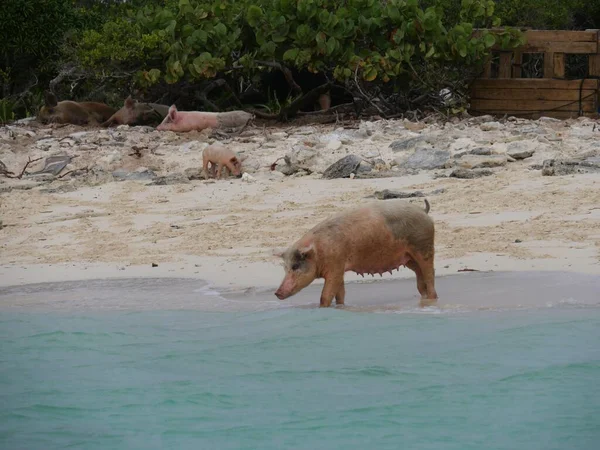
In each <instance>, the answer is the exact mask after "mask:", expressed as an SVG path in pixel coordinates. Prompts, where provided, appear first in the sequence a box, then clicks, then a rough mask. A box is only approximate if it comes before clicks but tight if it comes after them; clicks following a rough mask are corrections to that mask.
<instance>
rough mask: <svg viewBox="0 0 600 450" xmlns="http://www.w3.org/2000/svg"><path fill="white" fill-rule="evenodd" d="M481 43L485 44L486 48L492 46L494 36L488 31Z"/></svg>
mask: <svg viewBox="0 0 600 450" xmlns="http://www.w3.org/2000/svg"><path fill="white" fill-rule="evenodd" d="M483 43H484V44H485V46H486V47H487V48H490V47H493V46H494V44H495V43H496V38H495V37H494V35H493V34H491V33H488V34H486V35H485V36H484V37H483Z"/></svg>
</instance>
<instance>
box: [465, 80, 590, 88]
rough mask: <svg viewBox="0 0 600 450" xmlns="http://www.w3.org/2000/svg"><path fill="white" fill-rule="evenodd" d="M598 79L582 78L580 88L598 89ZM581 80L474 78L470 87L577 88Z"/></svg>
mask: <svg viewBox="0 0 600 450" xmlns="http://www.w3.org/2000/svg"><path fill="white" fill-rule="evenodd" d="M599 81H600V80H594V79H588V80H583V87H582V89H586V90H587V89H598V83H599ZM580 86H581V80H553V79H544V78H511V79H503V80H498V79H489V80H486V79H482V78H479V79H477V80H475V81H474V82H473V84H472V87H479V88H487V89H579V87H580Z"/></svg>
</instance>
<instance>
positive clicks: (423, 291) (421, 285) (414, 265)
mask: <svg viewBox="0 0 600 450" xmlns="http://www.w3.org/2000/svg"><path fill="white" fill-rule="evenodd" d="M406 267H408V268H409V269H410V270H412V271H413V272H414V273H415V275H416V276H417V289H418V290H419V294H421V298H427V286H426V285H425V280H423V272H421V268H420V267H419V265H418V264H417V263H416V262H415V260H413V259H411V260H410V261H409V262H407V263H406Z"/></svg>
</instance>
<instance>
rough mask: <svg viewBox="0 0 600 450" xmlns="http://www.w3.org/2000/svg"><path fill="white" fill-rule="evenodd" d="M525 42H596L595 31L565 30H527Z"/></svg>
mask: <svg viewBox="0 0 600 450" xmlns="http://www.w3.org/2000/svg"><path fill="white" fill-rule="evenodd" d="M525 37H526V38H527V42H540V41H542V42H596V41H597V40H598V35H597V32H596V31H593V30H588V31H566V30H556V31H550V30H527V31H525Z"/></svg>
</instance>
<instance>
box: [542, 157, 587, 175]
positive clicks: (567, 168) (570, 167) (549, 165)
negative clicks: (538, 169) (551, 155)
mask: <svg viewBox="0 0 600 450" xmlns="http://www.w3.org/2000/svg"><path fill="white" fill-rule="evenodd" d="M578 165H579V162H578V161H572V160H564V161H559V160H555V159H546V160H544V162H543V163H542V175H543V176H546V177H552V176H557V175H558V176H560V175H571V174H574V173H578V172H579V171H578V168H577V166H578Z"/></svg>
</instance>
